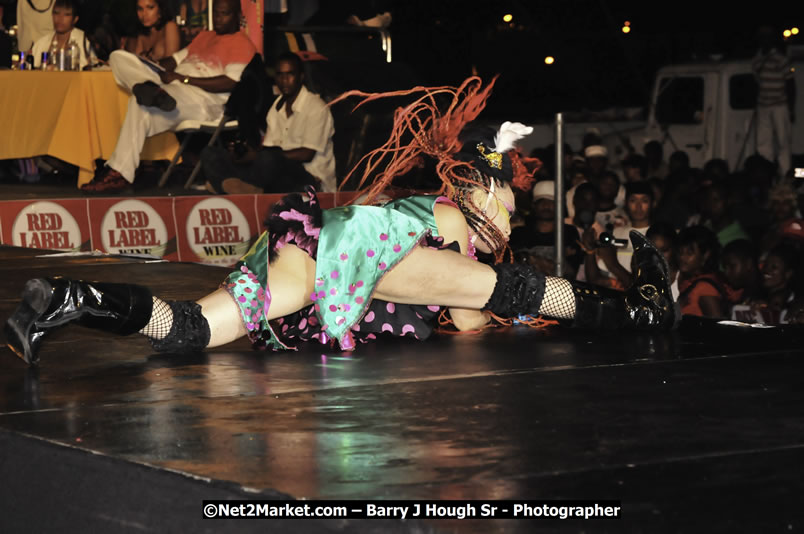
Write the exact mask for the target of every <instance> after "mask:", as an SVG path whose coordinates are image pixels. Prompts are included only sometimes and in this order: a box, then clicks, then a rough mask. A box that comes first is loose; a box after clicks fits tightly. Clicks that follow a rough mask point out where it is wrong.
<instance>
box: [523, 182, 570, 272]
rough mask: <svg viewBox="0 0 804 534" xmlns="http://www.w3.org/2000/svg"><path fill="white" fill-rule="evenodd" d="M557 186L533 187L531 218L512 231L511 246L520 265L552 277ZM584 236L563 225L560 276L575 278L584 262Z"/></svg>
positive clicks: (548, 184)
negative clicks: (582, 245)
mask: <svg viewBox="0 0 804 534" xmlns="http://www.w3.org/2000/svg"><path fill="white" fill-rule="evenodd" d="M554 191H555V182H553V181H552V180H544V181H541V182H538V183H536V185H534V187H533V203H532V205H531V208H530V215H529V216H528V217H526V219H525V222H524V224H523V225H521V226H517V227H516V228H513V229H512V230H511V239H510V241H509V246H510V247H511V250H512V251H513V252H514V257H515V258H517V259H518V261H522V262H526V263H529V264H531V265H533V266H534V267H536V268H538V269H539V270H540V271H541V272H543V273H545V274H549V275H551V276H555V275H556V265H555V257H556V251H555V244H556V240H555V229H556V203H555V192H554ZM580 239H581V236H580V235H579V234H578V230H577V229H576V227H575V226H573V225H571V224H564V266H563V269H562V274H561V276H564V277H566V278H575V275H576V273H577V272H578V267H579V266H580V265H581V261H582V260H583V256H584V254H583V251H582V250H581V247H580V244H579V242H580Z"/></svg>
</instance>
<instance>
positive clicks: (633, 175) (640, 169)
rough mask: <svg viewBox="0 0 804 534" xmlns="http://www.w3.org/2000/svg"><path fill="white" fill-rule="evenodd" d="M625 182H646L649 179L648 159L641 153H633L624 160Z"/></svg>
mask: <svg viewBox="0 0 804 534" xmlns="http://www.w3.org/2000/svg"><path fill="white" fill-rule="evenodd" d="M622 166H623V176H624V177H625V182H626V183H628V182H644V181H645V180H647V173H648V160H647V159H645V156H642V155H640V154H631V155H630V156H628V157H627V158H626V159H624V160H623V163H622Z"/></svg>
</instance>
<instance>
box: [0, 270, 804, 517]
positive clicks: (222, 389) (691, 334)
mask: <svg viewBox="0 0 804 534" xmlns="http://www.w3.org/2000/svg"><path fill="white" fill-rule="evenodd" d="M111 267H114V268H116V269H118V270H119V271H120V272H126V273H127V272H128V271H131V273H139V271H140V270H142V269H149V268H156V269H164V268H165V266H160V267H156V266H145V265H137V264H124V265H113V266H111ZM174 267H179V266H174ZM185 267H187V268H188V270H190V271H192V272H193V274H194V276H195V278H191V279H190V281H192V280H195V281H194V282H193V285H194V287H196V291H206V287H211V288H214V287H215V284H216V280H217V279H218V274H219V273H218V272H217V271H216V270H213V272H212V273H207V272H205V271H195V270H196V269H197V267H198V266H185ZM65 268H66V269H67V267H65ZM102 274H103V272H101V273H97V276H96V278H100V277H101V275H102ZM118 274H119V273H118ZM24 275H25V273H20V274H19V275H15V276H19V277H22V276H24ZM140 276H143V277H145V275H144V274H140ZM134 277H136V275H135V276H134ZM157 279H158V278H157ZM199 280H200V282H199ZM190 281H187V282H185V283H188V284H189V283H190ZM20 285H21V284H20ZM17 287H19V285H18V286H17ZM180 289H181V288H176V287H174V286H173V285H171V286H170V288H169V290H168V291H173V292H179V291H180ZM157 290H158V288H157ZM202 294H203V293H202ZM14 300H15V296H14V292H13V291H11V290H10V289H6V290H5V293H4V294H3V295H2V299H0V313H3V314H4V316H5V314H6V313H7V312H8V310H10V308H11V307H12V306H13V302H14ZM50 341H51V342H50V343H48V344H46V345H45V347H44V349H43V351H42V355H41V356H42V365H41V368H40V369H36V368H26V366H25V365H24V363H23V362H22V361H20V360H18V359H17V358H15V357H13V355H12V353H11V352H10V351H8V350H7V349H2V351H0V356H2V358H0V367H2V370H3V372H2V373H0V391H2V392H3V393H2V395H0V428H3V429H7V430H13V431H18V432H22V433H25V434H28V435H34V436H39V437H42V438H45V439H48V440H52V441H56V442H59V443H64V444H69V445H71V446H77V447H80V448H83V449H87V450H92V451H97V452H100V453H103V454H106V455H110V456H114V457H121V458H125V459H128V460H131V461H133V462H138V463H145V464H150V465H153V466H158V467H162V468H167V469H172V470H178V471H181V472H186V473H191V474H193V475H196V476H201V477H209V478H213V479H219V480H225V481H232V482H236V483H237V484H240V485H242V486H245V487H249V488H255V489H264V488H271V489H274V490H277V491H279V492H283V493H286V494H290V495H292V496H294V497H297V498H308V499H312V498H340V499H344V498H345V499H522V498H531V499H539V498H541V499H585V498H587V499H588V498H608V499H622V500H624V501H628V502H629V506H630V507H631V508H630V509H631V510H632V513H636V514H640V513H641V514H645V515H646V517H653V516H654V515H656V513H657V512H656V510H657V509H658V510H659V511H660V512H659V515H661V513H664V512H662V510H665V511H666V510H667V509H668V507H674V506H678V503H679V502H682V501H685V499H686V500H687V501H690V502H689V503H687V504H688V505H690V506H691V505H693V504H694V501H695V499H694V498H693V497H692V496H691V495H683V494H682V489H683V487H682V486H684V485H686V484H688V483H687V482H684V483H683V484H682V480H686V478H684V477H686V476H687V475H686V474H683V473H687V472H694V471H695V470H696V469H698V467H695V466H698V465H699V464H700V463H701V462H703V463H704V464H706V466H707V468H708V469H709V470H710V474H709V477H710V478H709V480H710V482H711V484H714V487H715V488H717V489H718V490H720V491H723V490H725V489H726V488H730V487H740V484H743V485H744V486H745V485H747V486H750V485H751V484H752V483H753V482H752V481H753V480H755V479H756V476H755V475H751V476H749V474H748V472H749V471H751V466H752V465H757V464H756V463H754V464H752V463H751V462H747V461H746V462H740V461H736V462H735V459H736V458H747V457H749V456H750V457H752V458H757V457H758V458H760V463H761V464H763V465H765V464H767V465H768V466H775V463H774V462H775V460H774V458H775V457H776V456H775V455H777V454H782V452H783V451H787V452H785V453H784V454H786V455H788V456H786V457H785V459H784V461H785V462H789V461H790V458H789V455H790V454H792V455H794V457H798V456H796V454H795V451H797V450H798V449H797V447H798V446H799V443H800V436H801V435H804V417H803V416H804V402H802V401H804V387H802V385H803V384H802V381H803V380H804V379H802V378H801V377H802V376H804V373H802V371H804V359H802V356H803V355H804V353H803V352H802V349H801V346H802V345H801V343H800V341H801V333H800V332H798V333H796V332H792V333H791V332H786V333H784V335H774V336H770V337H769V336H764V337H763V336H761V335H760V336H759V337H757V335H754V333H746V332H735V331H733V330H728V329H727V330H724V329H723V328H722V327H717V326H714V325H701V324H695V323H688V324H685V325H682V328H681V329H680V330H679V331H676V332H672V333H661V334H650V335H648V334H638V333H616V332H612V333H585V332H580V331H575V330H572V329H566V328H552V329H547V330H543V331H533V330H529V329H527V328H523V327H514V328H510V329H505V330H495V331H488V332H486V333H484V334H480V335H471V336H438V337H436V338H434V339H432V340H430V341H428V342H424V343H422V342H415V341H408V340H396V339H390V340H380V341H379V342H377V343H376V344H373V345H366V346H360V347H358V350H357V351H356V352H355V353H354V354H345V353H340V352H332V351H329V350H325V347H323V346H320V345H312V344H311V345H308V346H306V347H304V348H302V350H300V351H298V352H285V353H270V352H256V351H252V350H251V349H250V348H249V346H248V344H247V343H245V342H242V341H240V342H236V343H234V344H232V345H229V346H226V347H222V348H221V349H219V350H215V351H211V352H208V353H204V354H195V355H189V356H171V355H156V354H153V353H152V351H151V350H150V347H149V345H148V344H147V343H146V342H145V340H144V339H142V338H139V337H136V336H135V337H130V338H114V337H112V336H106V335H100V336H98V335H97V334H96V333H95V332H93V331H89V330H85V329H82V328H73V329H65V330H62V331H59V332H57V333H56V334H54V335H53V338H52V339H51V340H50ZM757 455H759V456H757ZM780 461H781V460H780ZM763 462H764V463H763ZM726 464H728V465H729V467H728V469H729V470H730V471H728V472H729V476H725V475H724V474H723V473H725V472H726V471H725V469H726V467H725V466H726ZM669 466H674V467H673V468H672V469H673V472H677V473H682V474H683V475H682V474H679V475H678V476H677V477H676V478H673V477H672V476H671V477H669V478H668V476H667V472H668V471H667V470H668V469H670V467H669ZM659 476H661V477H663V480H665V483H667V484H670V486H669V487H671V488H673V491H671V490H670V489H667V488H664V489H662V490H661V491H658V490H657V489H656V484H655V480H656V478H657V477H659ZM689 476H692V475H689ZM752 476H753V477H754V478H751V477H752ZM785 476H786V475H785ZM693 478H694V477H693ZM803 478H804V477H803ZM505 525H508V526H506V527H505V528H504V530H519V531H522V532H526V531H528V528H527V523H513V525H514V526H510V525H509V523H505ZM493 528H497V527H493ZM493 528H492V527H491V526H489V525H486V527H484V529H486V530H493ZM501 528H502V527H501ZM481 530H482V529H481Z"/></svg>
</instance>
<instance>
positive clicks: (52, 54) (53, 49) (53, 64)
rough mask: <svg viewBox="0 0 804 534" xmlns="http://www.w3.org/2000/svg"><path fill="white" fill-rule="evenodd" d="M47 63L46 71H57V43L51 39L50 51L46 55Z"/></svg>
mask: <svg viewBox="0 0 804 534" xmlns="http://www.w3.org/2000/svg"><path fill="white" fill-rule="evenodd" d="M47 55H48V62H47V67H44V68H45V69H46V70H59V42H58V41H57V40H55V39H53V42H52V43H50V51H49V52H48V53H47Z"/></svg>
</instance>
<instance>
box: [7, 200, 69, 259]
mask: <svg viewBox="0 0 804 534" xmlns="http://www.w3.org/2000/svg"><path fill="white" fill-rule="evenodd" d="M82 242H83V241H82V239H81V228H80V226H79V224H78V221H77V220H76V219H75V217H73V215H72V214H71V213H70V212H69V210H67V209H66V208H65V207H64V206H62V205H60V204H57V203H55V202H50V201H46V200H43V201H38V202H34V203H32V204H28V205H27V206H25V207H24V208H23V209H21V210H20V211H19V213H17V216H16V218H15V219H14V224H13V225H12V227H11V244H12V245H15V246H17V247H27V248H41V249H50V250H63V251H65V252H78V251H79V250H81V244H82Z"/></svg>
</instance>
